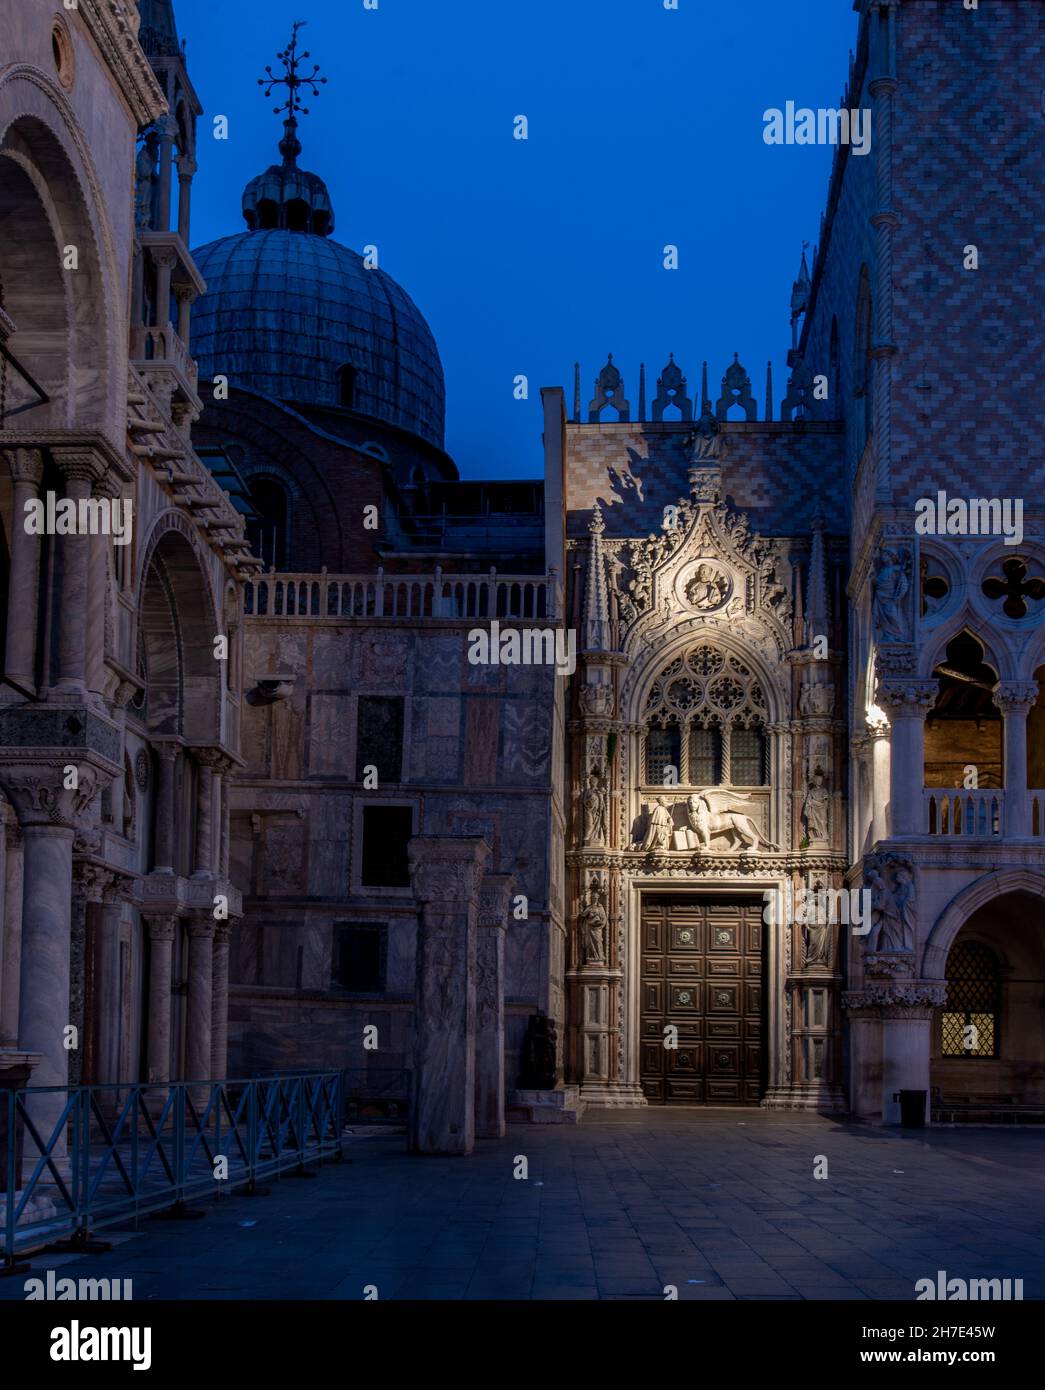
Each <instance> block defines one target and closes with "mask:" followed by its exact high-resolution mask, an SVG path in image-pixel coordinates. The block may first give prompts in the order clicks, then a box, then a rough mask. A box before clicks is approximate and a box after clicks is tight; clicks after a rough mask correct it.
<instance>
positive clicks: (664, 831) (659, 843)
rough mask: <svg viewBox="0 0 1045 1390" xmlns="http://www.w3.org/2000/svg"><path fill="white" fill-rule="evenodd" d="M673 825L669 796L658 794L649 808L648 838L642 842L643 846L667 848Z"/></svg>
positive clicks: (646, 847) (647, 847) (645, 847)
mask: <svg viewBox="0 0 1045 1390" xmlns="http://www.w3.org/2000/svg"><path fill="white" fill-rule="evenodd" d="M671 826H672V820H671V805H670V803H669V801H668V798H667V797H666V796H658V797H657V800H656V802H655V803H654V805H653V806H652V807H651V808H650V810H649V821H648V823H647V826H646V838H645V839H644V840H643V842H642V848H643V849H667V847H668V841H669V839H670V838H671Z"/></svg>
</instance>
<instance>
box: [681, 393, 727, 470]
mask: <svg viewBox="0 0 1045 1390" xmlns="http://www.w3.org/2000/svg"><path fill="white" fill-rule="evenodd" d="M725 442H726V441H725V437H724V435H723V434H722V429H721V426H720V425H719V422H718V421H717V420H716V419H715V416H714V415H713V414H712V413H711V411H710V410H709V409H708V408H707V406H705V408H704V413H703V415H701V417H700V419H699V420H698V421H697V427H696V429H695V430H694V431H693V433H692V435H691V436H690V449H691V453H690V463H691V464H694V465H699V464H706V463H717V462H718V461H719V460H720V459H721V458H722V455H723V453H724V452H725Z"/></svg>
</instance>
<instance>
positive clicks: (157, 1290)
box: [0, 1109, 1045, 1300]
mask: <svg viewBox="0 0 1045 1390" xmlns="http://www.w3.org/2000/svg"><path fill="white" fill-rule="evenodd" d="M346 1150H347V1152H348V1153H349V1154H350V1156H351V1157H352V1159H353V1162H352V1163H351V1164H345V1165H330V1166H328V1167H325V1168H324V1169H323V1170H322V1171H321V1173H320V1176H319V1177H317V1178H316V1179H314V1180H304V1181H293V1180H289V1181H288V1180H284V1181H283V1182H280V1183H278V1184H274V1185H273V1189H272V1194H271V1195H270V1196H268V1197H264V1198H255V1199H250V1198H242V1197H232V1198H228V1199H224V1200H222V1201H221V1202H220V1203H213V1204H212V1203H205V1204H204V1206H205V1208H206V1210H207V1216H206V1218H205V1219H204V1220H200V1221H192V1222H171V1223H160V1222H155V1221H143V1222H142V1223H141V1228H140V1232H139V1233H138V1234H134V1233H133V1232H131V1231H130V1230H128V1231H127V1232H126V1233H119V1234H117V1235H116V1237H115V1238H116V1240H117V1241H118V1242H119V1243H118V1244H116V1245H114V1249H113V1250H112V1252H111V1253H110V1254H108V1255H101V1256H89V1257H69V1256H63V1257H55V1256H50V1257H42V1258H41V1259H39V1260H36V1261H34V1262H33V1274H34V1275H35V1274H40V1273H41V1272H42V1271H43V1270H45V1269H47V1268H48V1267H58V1266H59V1265H60V1266H61V1268H62V1276H63V1277H68V1276H73V1277H82V1278H87V1277H91V1278H100V1277H104V1276H108V1277H110V1278H129V1279H132V1280H133V1286H134V1297H135V1299H136V1300H141V1299H149V1298H199V1299H211V1298H252V1299H253V1298H257V1299H289V1298H302V1299H325V1298H360V1299H361V1298H363V1296H364V1293H363V1290H364V1286H366V1285H376V1287H377V1290H378V1296H379V1297H380V1298H382V1299H394V1298H419V1299H429V1298H430V1299H444V1298H445V1299H460V1298H497V1299H527V1298H538V1299H542V1298H543V1299H595V1298H625V1299H633V1298H663V1297H664V1293H663V1290H664V1286H665V1285H668V1284H674V1285H676V1286H677V1287H678V1296H679V1298H693V1299H825V1298H829V1299H905V1300H906V1299H913V1297H914V1283H915V1280H917V1279H919V1278H923V1277H929V1278H935V1276H936V1272H937V1270H941V1269H942V1270H945V1271H946V1272H947V1274H948V1275H949V1276H951V1277H955V1276H959V1277H962V1278H966V1279H972V1278H992V1277H997V1278H1006V1277H1008V1278H1022V1279H1023V1281H1024V1297H1025V1299H1040V1298H1043V1297H1045V1132H1037V1131H1034V1130H1010V1131H1002V1130H986V1129H971V1128H970V1129H965V1130H953V1129H936V1130H931V1131H926V1132H925V1133H924V1134H922V1135H915V1134H913V1133H909V1134H901V1133H898V1132H896V1131H886V1130H882V1129H875V1128H870V1127H865V1126H856V1125H851V1124H846V1123H841V1122H837V1121H830V1120H827V1119H821V1118H819V1117H815V1116H809V1117H807V1116H803V1115H790V1114H788V1115H783V1114H766V1113H763V1112H760V1111H757V1110H703V1111H698V1110H672V1111H667V1110H655V1109H650V1110H646V1111H617V1112H613V1111H603V1112H598V1113H597V1114H593V1113H592V1112H589V1114H588V1115H587V1116H586V1118H585V1120H584V1122H583V1123H582V1124H581V1125H579V1126H577V1127H554V1128H543V1127H538V1126H512V1127H511V1128H510V1129H509V1132H508V1137H507V1138H506V1139H503V1140H487V1141H481V1142H480V1143H479V1145H478V1146H477V1149H476V1153H475V1154H474V1156H473V1157H471V1158H466V1159H461V1158H457V1159H455V1158H418V1157H411V1156H409V1155H408V1154H407V1153H406V1151H405V1139H404V1137H403V1136H402V1135H401V1134H381V1135H379V1136H376V1137H372V1136H367V1137H362V1136H361V1137H358V1138H354V1139H352V1140H351V1141H350V1142H349V1143H348V1144H347V1145H346ZM517 1155H524V1156H525V1157H526V1158H527V1160H528V1165H529V1176H528V1178H527V1179H526V1180H525V1181H523V1180H520V1179H517V1178H515V1177H513V1171H514V1168H515V1165H516V1161H517V1159H516V1156H517ZM817 1155H825V1156H826V1157H827V1160H828V1170H829V1176H828V1178H827V1179H826V1180H825V1179H821V1180H816V1179H814V1177H813V1170H814V1162H815V1161H816V1156H817ZM22 1285H23V1280H22V1279H21V1278H11V1279H5V1280H0V1298H2V1299H17V1298H21V1297H23V1288H22Z"/></svg>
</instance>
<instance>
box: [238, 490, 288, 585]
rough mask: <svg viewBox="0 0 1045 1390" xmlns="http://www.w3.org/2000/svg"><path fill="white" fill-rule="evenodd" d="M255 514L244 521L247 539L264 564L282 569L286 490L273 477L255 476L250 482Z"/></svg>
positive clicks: (284, 550) (285, 556) (285, 541)
mask: <svg viewBox="0 0 1045 1390" xmlns="http://www.w3.org/2000/svg"><path fill="white" fill-rule="evenodd" d="M250 500H251V504H252V505H253V507H254V513H255V514H254V516H253V517H252V518H251V520H250V521H249V522H248V524H247V539H248V540H249V541H250V545H251V549H252V550H253V551H254V554H255V555H257V556H258V557H259V558H260V559H262V560H264V562H265V566H266V568H268V567H270V566H275V568H276V569H278V570H279V569H285V568H286V563H287V494H286V491H285V490H284V488H283V487H282V486H281V484H279V483H277V482H276V481H275V480H274V479H272V478H255V479H254V480H253V481H252V482H251V484H250Z"/></svg>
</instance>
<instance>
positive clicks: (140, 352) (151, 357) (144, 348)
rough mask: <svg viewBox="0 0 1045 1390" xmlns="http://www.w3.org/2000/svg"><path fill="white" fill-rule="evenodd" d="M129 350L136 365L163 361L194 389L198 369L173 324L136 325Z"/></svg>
mask: <svg viewBox="0 0 1045 1390" xmlns="http://www.w3.org/2000/svg"><path fill="white" fill-rule="evenodd" d="M131 352H132V356H133V358H134V361H135V363H136V365H137V366H139V367H141V366H143V365H144V366H146V367H148V366H150V365H154V364H157V363H164V364H166V365H167V366H169V367H173V368H174V369H175V370H176V371H178V372H180V373H181V375H182V377H183V379H184V380H185V383H186V384H187V385H188V386H190V387H191V388H192V390H193V391H195V390H196V387H197V384H198V379H199V369H198V368H197V366H196V362H195V359H194V358H193V357H192V356H190V354H189V352H188V349H187V348H186V347H185V344H184V343H183V342H182V340H181V338H180V337H179V336H178V333H177V330H176V329H175V328H174V325H173V324H168V325H167V326H166V328H150V327H148V326H141V325H140V326H138V327H137V328H135V329H134V333H133V340H132V346H131Z"/></svg>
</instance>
